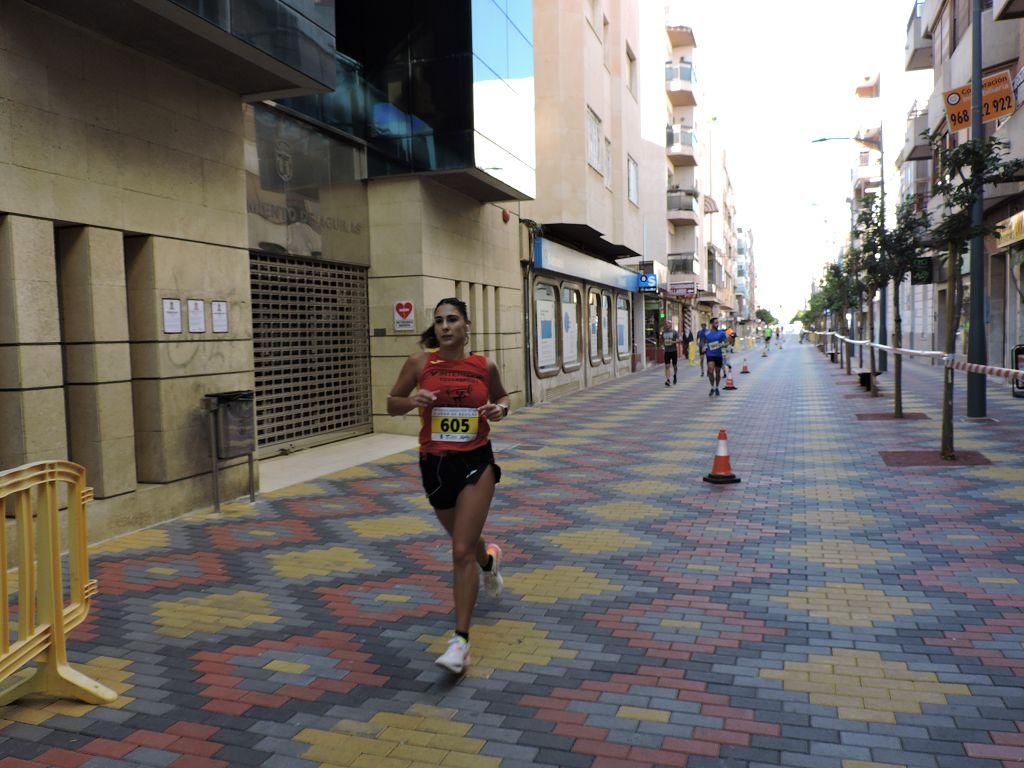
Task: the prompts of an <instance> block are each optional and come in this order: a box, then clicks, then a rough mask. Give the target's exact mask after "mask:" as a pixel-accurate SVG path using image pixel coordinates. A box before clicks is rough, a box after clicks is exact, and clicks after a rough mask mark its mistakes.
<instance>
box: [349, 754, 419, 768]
mask: <svg viewBox="0 0 1024 768" xmlns="http://www.w3.org/2000/svg"><path fill="white" fill-rule="evenodd" d="M411 765H412V763H410V762H409V761H408V760H396V759H394V758H391V757H379V756H377V755H360V756H359V757H357V758H356V759H355V760H353V761H352V762H351V763H350V766H351V768H409V766H411Z"/></svg>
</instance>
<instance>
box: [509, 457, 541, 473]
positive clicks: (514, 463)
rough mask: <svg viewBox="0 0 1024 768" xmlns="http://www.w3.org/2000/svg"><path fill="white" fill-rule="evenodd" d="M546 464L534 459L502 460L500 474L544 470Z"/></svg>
mask: <svg viewBox="0 0 1024 768" xmlns="http://www.w3.org/2000/svg"><path fill="white" fill-rule="evenodd" d="M547 467H548V463H547V462H545V461H537V460H536V459H502V460H501V470H502V472H523V471H525V470H528V469H546V468H547Z"/></svg>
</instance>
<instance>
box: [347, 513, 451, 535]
mask: <svg viewBox="0 0 1024 768" xmlns="http://www.w3.org/2000/svg"><path fill="white" fill-rule="evenodd" d="M347 524H348V527H349V528H351V529H352V530H353V531H355V532H356V533H357V534H358V535H360V536H362V537H363V538H365V539H393V538H399V537H405V536H418V535H420V534H421V533H430V532H432V531H436V526H435V525H434V523H433V522H432V521H430V520H428V519H426V518H424V517H420V516H419V515H383V516H381V517H372V518H367V519H366V520H350V521H348V523H347Z"/></svg>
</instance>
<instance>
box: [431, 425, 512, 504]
mask: <svg viewBox="0 0 1024 768" xmlns="http://www.w3.org/2000/svg"><path fill="white" fill-rule="evenodd" d="M487 467H494V482H495V483H499V482H501V467H499V466H498V465H497V464H495V463H494V451H493V450H492V449H491V444H490V442H488V443H487V444H486V445H481V446H480V447H479V448H474V449H473V450H471V451H446V452H445V453H421V454H420V475H422V477H423V490H424V491H425V492H426V494H427V500H428V501H430V506H432V507H433V508H434V509H452V508H453V507H454V506H455V502H456V500H458V498H459V494H460V493H462V489H463V488H465V487H466V486H467V485H476V482H477V480H479V479H480V476H481V475H482V474H483V473H484V470H485V469H487Z"/></svg>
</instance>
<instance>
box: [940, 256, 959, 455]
mask: <svg viewBox="0 0 1024 768" xmlns="http://www.w3.org/2000/svg"><path fill="white" fill-rule="evenodd" d="M946 265H947V270H946V271H947V272H948V274H947V275H946V343H945V346H944V347H943V351H945V353H946V354H947V355H952V354H953V353H954V352H955V351H956V349H955V345H956V331H957V325H959V317H960V311H959V307H958V306H957V304H958V303H959V302H958V301H957V291H956V286H957V278H958V277H959V276H960V253H959V251H958V250H957V249H956V248H955V247H953V246H950V248H949V255H948V256H947V258H946ZM941 451H942V458H944V459H946V460H947V461H953V460H955V459H956V451H954V449H953V369H952V368H950V367H948V366H946V367H945V370H944V373H943V377H942V445H941Z"/></svg>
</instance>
